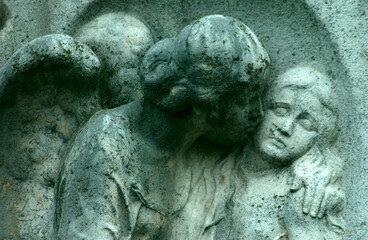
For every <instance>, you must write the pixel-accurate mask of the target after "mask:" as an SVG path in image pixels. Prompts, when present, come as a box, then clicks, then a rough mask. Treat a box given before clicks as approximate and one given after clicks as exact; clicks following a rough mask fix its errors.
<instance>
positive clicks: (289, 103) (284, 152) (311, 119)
mask: <svg viewBox="0 0 368 240" xmlns="http://www.w3.org/2000/svg"><path fill="white" fill-rule="evenodd" d="M264 108H265V109H264V119H263V121H262V123H261V125H260V127H259V129H258V131H257V133H256V135H255V141H256V145H257V147H258V149H259V152H260V153H261V154H262V155H263V156H265V157H266V159H269V160H271V161H272V163H273V164H276V165H287V164H289V163H291V162H292V161H294V160H296V159H297V158H299V157H301V156H302V155H304V154H305V153H306V152H307V151H308V150H309V149H310V148H311V147H312V146H313V145H314V143H315V139H316V137H317V136H318V135H319V122H318V118H319V117H318V115H319V114H323V113H322V110H323V106H322V104H321V102H320V101H319V100H318V99H317V98H316V96H315V95H314V94H312V92H310V91H306V90H303V89H292V88H287V87H285V88H282V89H280V88H275V89H273V90H271V92H270V93H269V94H268V96H267V100H266V104H265V106H264Z"/></svg>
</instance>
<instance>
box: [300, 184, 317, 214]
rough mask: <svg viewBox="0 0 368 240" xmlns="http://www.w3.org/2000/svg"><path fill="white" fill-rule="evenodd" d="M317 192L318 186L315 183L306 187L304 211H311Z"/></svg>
mask: <svg viewBox="0 0 368 240" xmlns="http://www.w3.org/2000/svg"><path fill="white" fill-rule="evenodd" d="M315 193H316V186H315V185H314V184H308V185H307V186H306V187H305V194H304V203H303V213H305V214H308V213H309V212H310V209H311V206H312V202H313V199H314V196H315Z"/></svg>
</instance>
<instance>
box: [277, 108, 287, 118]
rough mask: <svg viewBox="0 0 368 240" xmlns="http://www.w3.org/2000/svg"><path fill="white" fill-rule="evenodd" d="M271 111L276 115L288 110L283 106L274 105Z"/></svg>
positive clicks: (282, 114)
mask: <svg viewBox="0 0 368 240" xmlns="http://www.w3.org/2000/svg"><path fill="white" fill-rule="evenodd" d="M273 111H274V113H275V114H276V115H277V116H285V115H286V114H287V113H288V110H287V109H286V108H283V107H276V108H274V109H273Z"/></svg>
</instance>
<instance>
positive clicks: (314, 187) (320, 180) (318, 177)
mask: <svg viewBox="0 0 368 240" xmlns="http://www.w3.org/2000/svg"><path fill="white" fill-rule="evenodd" d="M292 174H293V175H294V178H293V182H292V185H291V188H290V189H291V190H292V191H296V190H299V189H301V188H302V187H305V192H304V200H303V212H304V213H305V214H310V216H311V217H317V216H318V217H322V216H323V215H324V213H325V211H326V208H327V205H326V204H324V205H322V203H323V200H324V198H325V194H326V188H327V186H328V184H329V183H330V182H331V180H332V178H333V176H334V175H335V174H334V173H333V169H332V168H331V167H329V166H327V165H326V161H324V157H323V155H322V153H321V152H319V151H314V152H310V153H307V154H306V155H305V156H303V157H302V158H300V159H298V160H297V161H296V162H294V164H293V167H292Z"/></svg>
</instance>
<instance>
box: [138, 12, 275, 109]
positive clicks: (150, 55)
mask: <svg viewBox="0 0 368 240" xmlns="http://www.w3.org/2000/svg"><path fill="white" fill-rule="evenodd" d="M269 61H270V60H269V57H268V54H267V52H266V50H265V49H264V48H263V46H262V44H261V43H260V42H259V41H258V39H257V37H256V36H255V34H254V33H253V32H252V31H251V30H250V29H249V28H248V27H247V26H246V25H244V24H243V23H242V22H240V21H239V20H236V19H234V18H231V17H225V16H221V15H212V16H207V17H204V18H201V19H200V20H198V21H195V22H193V23H192V24H190V25H188V26H187V27H185V28H184V29H183V30H182V31H181V32H180V33H179V34H178V36H177V37H176V38H171V39H170V38H169V39H164V40H161V41H159V42H158V43H156V44H155V45H154V46H152V47H151V48H150V50H149V51H148V52H147V53H146V55H145V57H144V59H143V62H142V65H141V71H140V72H141V79H142V86H143V91H144V95H145V98H146V99H148V100H149V101H151V102H153V103H155V104H156V105H157V106H158V107H159V108H160V109H163V110H165V111H169V112H178V111H181V110H183V109H185V108H187V107H190V106H193V105H202V106H206V105H208V104H216V102H217V101H218V99H219V97H221V96H222V95H223V94H224V93H226V92H229V91H232V90H233V89H236V88H237V87H238V86H239V84H248V85H250V87H249V89H252V85H258V86H261V85H263V82H262V81H263V79H264V75H265V73H266V70H267V67H268V65H269ZM244 94H247V93H244Z"/></svg>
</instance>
